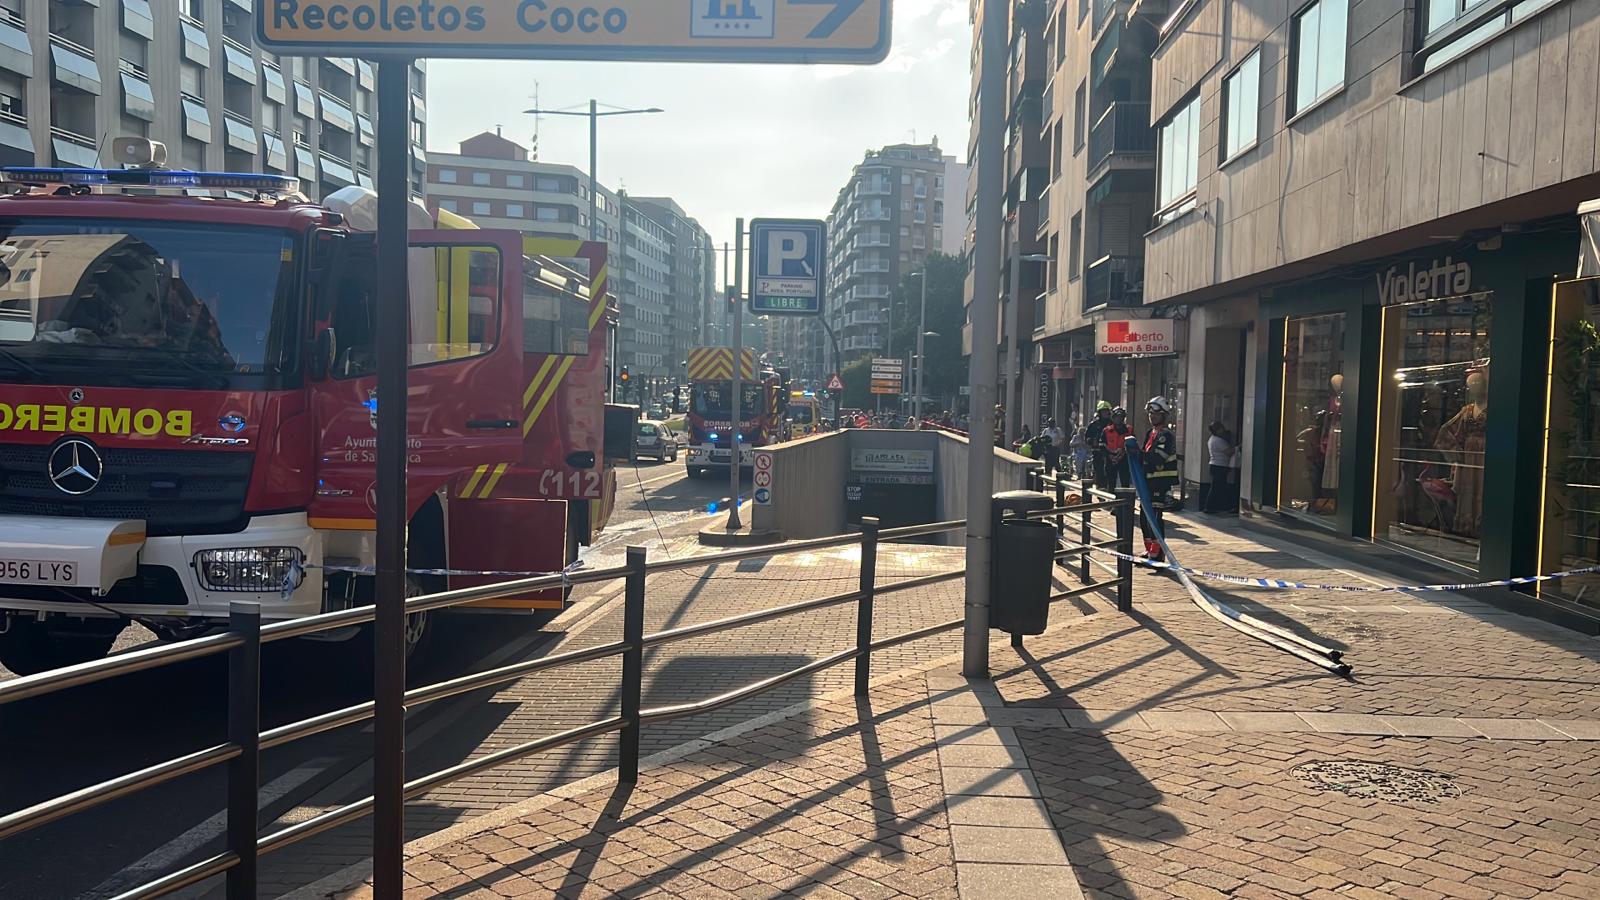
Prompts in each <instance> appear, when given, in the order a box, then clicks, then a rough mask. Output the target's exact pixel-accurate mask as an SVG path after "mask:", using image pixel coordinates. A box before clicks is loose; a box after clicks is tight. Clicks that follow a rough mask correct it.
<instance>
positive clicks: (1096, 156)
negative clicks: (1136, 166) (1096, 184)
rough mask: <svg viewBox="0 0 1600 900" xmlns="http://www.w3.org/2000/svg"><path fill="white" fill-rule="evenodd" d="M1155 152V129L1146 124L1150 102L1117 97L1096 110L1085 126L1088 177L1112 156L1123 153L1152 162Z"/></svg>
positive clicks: (1147, 122) (1092, 176)
mask: <svg viewBox="0 0 1600 900" xmlns="http://www.w3.org/2000/svg"><path fill="white" fill-rule="evenodd" d="M1155 155H1156V130H1155V129H1154V128H1151V127H1150V104H1149V103H1148V102H1143V101H1127V100H1123V101H1119V102H1116V103H1113V104H1111V105H1110V106H1109V107H1107V108H1106V111H1105V112H1103V113H1101V114H1100V118H1099V119H1098V120H1096V121H1095V123H1094V126H1093V127H1092V128H1090V129H1089V160H1088V170H1087V171H1088V172H1089V180H1090V181H1093V180H1094V178H1095V174H1096V173H1097V171H1098V170H1099V169H1100V167H1101V166H1103V165H1105V164H1106V163H1108V162H1110V161H1111V157H1112V156H1127V157H1130V158H1134V159H1137V160H1139V161H1141V162H1153V161H1154V160H1155Z"/></svg>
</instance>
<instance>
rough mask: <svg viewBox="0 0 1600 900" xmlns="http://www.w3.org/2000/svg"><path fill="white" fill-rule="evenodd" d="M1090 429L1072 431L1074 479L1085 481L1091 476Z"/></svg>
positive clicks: (1085, 427) (1081, 428)
mask: <svg viewBox="0 0 1600 900" xmlns="http://www.w3.org/2000/svg"><path fill="white" fill-rule="evenodd" d="M1088 432H1089V427H1088V426H1087V425H1084V426H1082V427H1079V428H1074V429H1072V477H1073V478H1076V479H1078V480H1079V481H1084V480H1086V479H1088V478H1090V477H1092V476H1091V475H1090V474H1089V438H1088Z"/></svg>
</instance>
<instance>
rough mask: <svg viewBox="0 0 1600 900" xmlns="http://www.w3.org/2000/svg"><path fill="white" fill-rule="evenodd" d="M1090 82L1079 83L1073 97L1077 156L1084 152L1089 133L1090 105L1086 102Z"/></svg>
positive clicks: (1073, 124)
mask: <svg viewBox="0 0 1600 900" xmlns="http://www.w3.org/2000/svg"><path fill="white" fill-rule="evenodd" d="M1087 90H1088V82H1087V81H1080V82H1078V90H1077V93H1075V94H1073V95H1072V155H1073V156H1077V155H1078V154H1079V153H1081V152H1083V138H1084V135H1085V134H1086V133H1087V132H1088V131H1089V125H1088V118H1089V108H1088V107H1089V105H1088V104H1087V103H1085V102H1084V99H1085V97H1086V96H1087V93H1086V92H1087Z"/></svg>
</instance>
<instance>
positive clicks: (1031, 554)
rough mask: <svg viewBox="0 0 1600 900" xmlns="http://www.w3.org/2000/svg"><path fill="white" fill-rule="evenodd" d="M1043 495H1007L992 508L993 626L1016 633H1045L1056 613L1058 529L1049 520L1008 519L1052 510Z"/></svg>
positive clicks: (1050, 501) (1051, 501)
mask: <svg viewBox="0 0 1600 900" xmlns="http://www.w3.org/2000/svg"><path fill="white" fill-rule="evenodd" d="M1054 505H1055V501H1054V499H1053V498H1051V497H1050V495H1048V494H1044V493H1040V492H1039V491H1005V492H1003V493H999V494H995V495H994V497H993V498H992V502H991V504H990V508H991V518H990V523H991V527H992V530H991V531H990V534H991V535H993V537H992V539H991V540H990V542H989V546H990V548H991V549H990V557H989V608H990V627H991V628H995V629H998V630H1000V631H1004V632H1008V633H1010V634H1043V633H1044V629H1045V624H1046V622H1047V620H1048V619H1049V615H1050V579H1051V577H1052V572H1051V568H1052V567H1051V560H1052V559H1053V558H1054V556H1055V551H1056V529H1055V525H1054V524H1052V523H1051V522H1049V521H1046V520H1044V519H1020V518H1006V516H1008V515H1017V514H1025V513H1028V512H1032V511H1035V510H1041V509H1050V508H1051V507H1053V506H1054Z"/></svg>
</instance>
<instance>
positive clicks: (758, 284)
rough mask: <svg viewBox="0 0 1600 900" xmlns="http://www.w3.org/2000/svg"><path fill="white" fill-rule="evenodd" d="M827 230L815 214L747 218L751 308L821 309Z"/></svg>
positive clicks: (780, 311) (760, 311)
mask: <svg viewBox="0 0 1600 900" xmlns="http://www.w3.org/2000/svg"><path fill="white" fill-rule="evenodd" d="M701 2H704V0H701ZM721 2H729V0H721ZM789 2H794V0H789ZM827 235H828V226H827V225H826V224H824V223H823V222H822V221H821V220H819V219H754V220H752V221H751V222H750V244H751V248H752V251H753V252H752V263H751V266H750V312H751V313H754V314H756V315H788V316H814V315H817V314H819V313H821V312H822V288H823V281H822V263H823V260H824V259H826V258H827Z"/></svg>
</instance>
